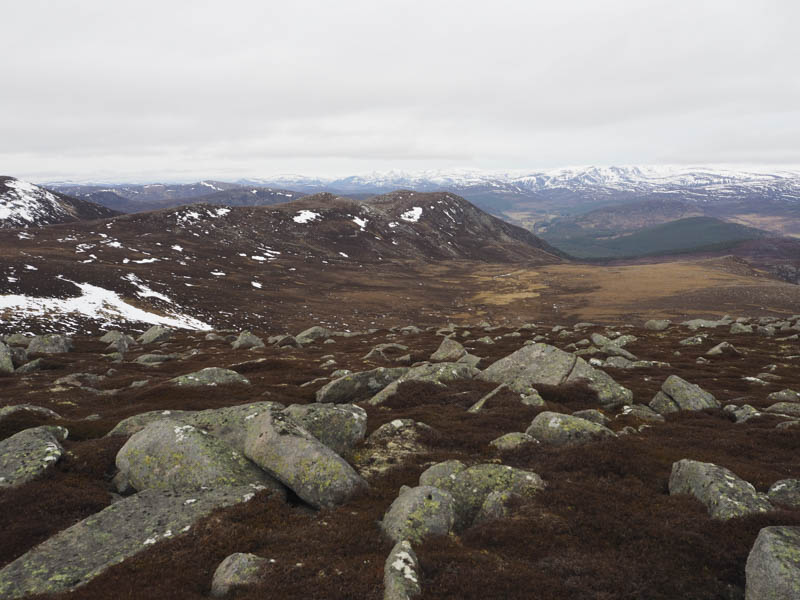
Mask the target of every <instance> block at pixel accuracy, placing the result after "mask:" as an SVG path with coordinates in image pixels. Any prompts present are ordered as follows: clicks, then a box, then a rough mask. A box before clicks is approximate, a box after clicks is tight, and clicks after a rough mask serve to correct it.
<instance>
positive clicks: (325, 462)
mask: <svg viewBox="0 0 800 600" xmlns="http://www.w3.org/2000/svg"><path fill="white" fill-rule="evenodd" d="M244 449H245V455H246V456H247V457H248V458H249V459H250V460H252V461H253V462H254V463H256V464H257V465H258V466H260V467H261V468H262V469H264V470H265V471H267V472H268V473H270V474H271V475H272V476H273V477H275V478H276V479H278V480H279V481H281V482H282V483H283V484H284V485H286V486H287V487H288V488H290V489H291V490H292V491H294V492H295V493H296V494H297V495H298V496H299V497H300V498H301V499H302V500H304V501H305V502H307V503H309V504H310V505H312V506H314V507H316V508H323V507H324V508H328V507H333V506H337V505H339V504H344V503H345V502H347V501H348V500H349V499H350V498H351V497H352V496H354V495H355V494H357V493H358V492H360V491H362V490H364V489H365V488H366V487H367V484H366V482H365V481H364V479H362V478H361V476H360V475H359V474H358V473H356V472H355V470H353V468H352V467H351V466H350V465H349V464H347V462H345V460H344V459H343V458H342V457H340V456H339V455H338V454H336V453H335V452H334V451H333V450H331V449H330V448H328V447H327V446H325V445H324V444H323V443H322V442H320V441H319V440H317V438H315V437H314V436H313V435H311V434H310V433H309V432H308V431H306V430H305V429H303V428H302V427H301V426H300V425H298V424H297V423H296V422H295V421H294V420H292V419H291V418H290V417H289V416H288V415H286V414H284V413H283V412H281V411H272V410H267V411H264V412H262V413H260V414H259V415H258V416H256V417H255V418H253V419H252V420H251V421H250V422H249V425H248V427H247V434H246V439H245V448H244Z"/></svg>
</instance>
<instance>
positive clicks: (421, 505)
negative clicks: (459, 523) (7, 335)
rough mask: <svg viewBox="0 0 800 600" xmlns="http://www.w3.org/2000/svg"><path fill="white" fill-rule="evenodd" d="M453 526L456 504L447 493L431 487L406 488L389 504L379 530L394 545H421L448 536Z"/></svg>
mask: <svg viewBox="0 0 800 600" xmlns="http://www.w3.org/2000/svg"><path fill="white" fill-rule="evenodd" d="M454 523H455V501H454V500H453V496H452V495H450V493H449V492H447V491H445V490H442V489H439V488H438V487H433V486H430V485H421V486H419V487H414V488H407V489H406V490H404V491H402V492H401V493H400V495H399V496H398V497H397V498H396V499H395V501H394V502H392V505H391V506H390V507H389V510H388V511H387V512H386V514H385V515H384V517H383V521H382V522H381V528H382V529H383V531H384V533H386V535H387V536H388V537H389V539H391V540H392V541H394V542H400V541H403V540H409V541H411V542H415V543H416V542H420V541H422V540H423V539H424V538H426V537H430V536H435V535H447V534H448V533H449V532H450V530H451V529H452V528H453V524H454Z"/></svg>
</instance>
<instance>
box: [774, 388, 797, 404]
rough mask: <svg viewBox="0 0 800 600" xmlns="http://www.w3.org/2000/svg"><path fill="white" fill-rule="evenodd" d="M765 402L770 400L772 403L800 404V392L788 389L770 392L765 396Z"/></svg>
mask: <svg viewBox="0 0 800 600" xmlns="http://www.w3.org/2000/svg"><path fill="white" fill-rule="evenodd" d="M767 400H772V401H773V402H800V392H795V391H794V390H790V389H785V390H781V391H780V392H772V393H771V394H770V395H768V396H767Z"/></svg>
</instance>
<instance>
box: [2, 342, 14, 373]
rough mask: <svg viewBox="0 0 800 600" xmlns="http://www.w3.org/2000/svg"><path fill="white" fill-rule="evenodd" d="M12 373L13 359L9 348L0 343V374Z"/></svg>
mask: <svg viewBox="0 0 800 600" xmlns="http://www.w3.org/2000/svg"><path fill="white" fill-rule="evenodd" d="M13 372H14V358H13V355H12V354H11V348H9V347H8V346H6V345H5V344H4V343H3V342H0V374H2V373H6V374H10V373H13Z"/></svg>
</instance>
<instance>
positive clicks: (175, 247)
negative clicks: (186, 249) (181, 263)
mask: <svg viewBox="0 0 800 600" xmlns="http://www.w3.org/2000/svg"><path fill="white" fill-rule="evenodd" d="M170 248H171V249H172V250H175V251H176V252H183V246H179V245H178V244H175V245H174V246H170Z"/></svg>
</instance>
